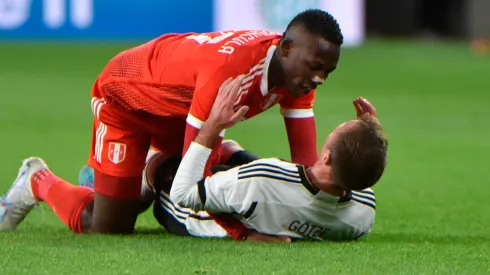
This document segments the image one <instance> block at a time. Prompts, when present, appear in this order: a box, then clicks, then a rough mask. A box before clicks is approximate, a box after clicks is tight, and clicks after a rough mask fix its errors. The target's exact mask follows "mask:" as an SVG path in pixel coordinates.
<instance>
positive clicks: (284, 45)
mask: <svg viewBox="0 0 490 275" xmlns="http://www.w3.org/2000/svg"><path fill="white" fill-rule="evenodd" d="M280 47H281V57H288V56H289V54H290V53H291V49H292V48H293V40H291V39H288V38H286V39H284V40H281V44H280Z"/></svg>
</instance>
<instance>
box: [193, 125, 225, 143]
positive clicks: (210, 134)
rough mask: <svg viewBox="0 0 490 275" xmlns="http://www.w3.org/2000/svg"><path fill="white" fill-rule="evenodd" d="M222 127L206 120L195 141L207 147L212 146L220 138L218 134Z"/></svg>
mask: <svg viewBox="0 0 490 275" xmlns="http://www.w3.org/2000/svg"><path fill="white" fill-rule="evenodd" d="M222 131H223V128H220V127H217V126H215V125H213V123H212V122H211V123H209V122H206V123H204V125H203V126H202V128H201V130H200V131H199V134H198V135H197V137H196V139H195V142H197V143H199V144H201V145H203V146H205V147H207V148H214V147H215V144H216V143H217V142H218V140H219V139H220V134H221V132H222Z"/></svg>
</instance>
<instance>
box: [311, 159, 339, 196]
mask: <svg viewBox="0 0 490 275" xmlns="http://www.w3.org/2000/svg"><path fill="white" fill-rule="evenodd" d="M306 175H307V176H308V178H309V179H310V180H311V183H312V184H313V185H314V186H315V187H316V188H318V189H319V190H321V191H323V192H325V193H327V194H329V195H332V196H336V197H343V196H344V195H345V191H344V190H341V189H340V188H338V187H337V186H335V185H333V184H332V182H333V180H332V176H331V175H330V172H329V170H319V169H315V166H313V167H311V168H309V169H307V170H306Z"/></svg>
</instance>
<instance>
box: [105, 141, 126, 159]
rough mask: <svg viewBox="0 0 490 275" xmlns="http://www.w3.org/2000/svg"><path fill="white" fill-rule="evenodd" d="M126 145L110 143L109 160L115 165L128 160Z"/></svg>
mask: <svg viewBox="0 0 490 275" xmlns="http://www.w3.org/2000/svg"><path fill="white" fill-rule="evenodd" d="M126 148H127V146H126V144H124V143H119V142H109V156H108V157H109V160H110V161H111V162H112V163H114V164H119V163H121V162H123V161H124V159H126Z"/></svg>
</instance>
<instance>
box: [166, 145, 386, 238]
mask: <svg viewBox="0 0 490 275" xmlns="http://www.w3.org/2000/svg"><path fill="white" fill-rule="evenodd" d="M210 152H211V150H210V149H208V148H206V147H203V146H201V145H199V144H197V143H193V144H192V145H191V147H190V148H189V151H188V152H187V154H186V155H185V156H184V159H183V160H182V163H181V165H180V167H179V171H178V172H177V175H176V177H175V180H174V183H173V186H172V190H171V194H170V196H171V198H172V201H174V202H176V204H179V205H180V206H183V207H187V208H190V209H192V210H193V212H199V211H202V210H206V211H210V212H217V213H230V214H235V215H236V216H237V217H239V218H240V220H241V222H242V223H243V224H244V225H246V226H247V227H249V228H251V229H254V230H257V231H258V232H260V233H264V234H271V235H286V236H290V237H293V238H300V239H314V240H353V239H357V238H359V237H360V236H363V235H365V234H367V233H368V232H369V231H370V229H371V226H372V224H373V222H374V217H375V208H376V204H375V197H374V193H373V191H372V190H371V189H366V190H363V191H358V192H354V191H353V192H351V194H349V196H347V197H344V198H340V197H335V196H332V195H329V194H327V193H325V192H322V191H320V190H318V189H317V188H316V187H315V186H314V185H313V184H312V183H311V182H310V180H309V179H308V177H307V175H306V173H305V167H304V166H302V165H297V164H293V163H289V162H285V161H282V160H279V159H260V160H257V161H254V162H251V163H249V164H246V165H242V166H239V167H236V168H233V169H231V170H228V171H224V172H219V173H217V174H215V175H213V176H212V177H208V178H206V179H202V174H203V171H204V165H205V163H206V161H207V158H208V156H209V154H210ZM196 183H197V184H196ZM189 229H191V230H192V228H188V230H189ZM191 230H189V231H191Z"/></svg>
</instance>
